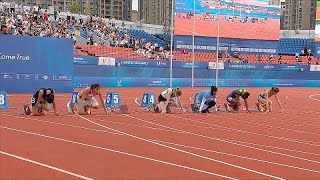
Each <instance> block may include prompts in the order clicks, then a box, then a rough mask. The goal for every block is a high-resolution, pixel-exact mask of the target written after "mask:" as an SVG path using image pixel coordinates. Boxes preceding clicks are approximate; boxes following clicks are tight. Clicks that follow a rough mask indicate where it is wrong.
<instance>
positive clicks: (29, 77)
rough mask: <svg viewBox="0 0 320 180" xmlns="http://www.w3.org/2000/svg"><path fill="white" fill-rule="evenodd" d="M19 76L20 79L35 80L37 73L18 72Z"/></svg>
mask: <svg viewBox="0 0 320 180" xmlns="http://www.w3.org/2000/svg"><path fill="white" fill-rule="evenodd" d="M17 78H18V79H20V80H35V79H36V75H35V74H18V76H17Z"/></svg>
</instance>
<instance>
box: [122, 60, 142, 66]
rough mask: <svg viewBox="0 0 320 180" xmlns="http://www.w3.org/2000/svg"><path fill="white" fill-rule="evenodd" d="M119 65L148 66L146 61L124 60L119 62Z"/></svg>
mask: <svg viewBox="0 0 320 180" xmlns="http://www.w3.org/2000/svg"><path fill="white" fill-rule="evenodd" d="M120 63H121V64H126V65H148V62H147V61H130V60H124V61H120Z"/></svg>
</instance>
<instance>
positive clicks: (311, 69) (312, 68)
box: [310, 65, 320, 71]
mask: <svg viewBox="0 0 320 180" xmlns="http://www.w3.org/2000/svg"><path fill="white" fill-rule="evenodd" d="M310 71H320V65H311V66H310Z"/></svg>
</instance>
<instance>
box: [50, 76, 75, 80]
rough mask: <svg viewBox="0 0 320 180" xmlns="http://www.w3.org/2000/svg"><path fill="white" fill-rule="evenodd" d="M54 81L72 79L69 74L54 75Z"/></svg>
mask: <svg viewBox="0 0 320 180" xmlns="http://www.w3.org/2000/svg"><path fill="white" fill-rule="evenodd" d="M53 80H56V81H70V80H72V76H71V75H54V79H53Z"/></svg>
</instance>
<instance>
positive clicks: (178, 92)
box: [175, 88, 182, 96]
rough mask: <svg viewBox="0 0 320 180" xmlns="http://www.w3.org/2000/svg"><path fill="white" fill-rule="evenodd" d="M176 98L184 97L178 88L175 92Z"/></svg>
mask: <svg viewBox="0 0 320 180" xmlns="http://www.w3.org/2000/svg"><path fill="white" fill-rule="evenodd" d="M175 94H176V96H181V95H182V91H181V90H180V89H179V88H177V90H176V91H175Z"/></svg>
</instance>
